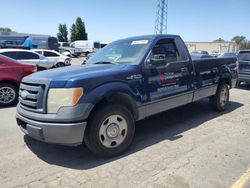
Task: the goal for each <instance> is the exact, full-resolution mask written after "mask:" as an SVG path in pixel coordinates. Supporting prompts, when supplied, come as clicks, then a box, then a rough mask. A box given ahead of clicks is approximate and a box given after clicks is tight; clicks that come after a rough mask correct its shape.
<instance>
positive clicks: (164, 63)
mask: <svg viewBox="0 0 250 188" xmlns="http://www.w3.org/2000/svg"><path fill="white" fill-rule="evenodd" d="M176 44H177V43H176V39H161V40H159V41H158V42H157V43H156V45H155V46H154V47H153V48H152V50H151V53H150V54H149V57H148V59H147V60H146V62H145V74H144V75H145V81H146V90H147V93H148V103H147V104H148V105H147V106H146V114H147V115H152V114H155V113H159V112H161V111H165V110H168V109H171V108H174V107H177V106H180V105H184V104H187V103H190V102H192V98H193V89H192V76H191V75H192V72H193V65H192V61H191V60H190V59H189V56H188V54H187V50H186V48H183V47H182V48H181V46H180V45H176Z"/></svg>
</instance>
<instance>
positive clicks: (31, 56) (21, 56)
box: [17, 52, 40, 60]
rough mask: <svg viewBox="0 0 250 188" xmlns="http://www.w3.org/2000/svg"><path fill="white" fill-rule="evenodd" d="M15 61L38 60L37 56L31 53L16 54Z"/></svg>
mask: <svg viewBox="0 0 250 188" xmlns="http://www.w3.org/2000/svg"><path fill="white" fill-rule="evenodd" d="M17 59H27V60H28V59H40V58H39V56H38V55H37V54H34V53H32V52H18V54H17Z"/></svg>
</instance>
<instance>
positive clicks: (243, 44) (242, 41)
mask: <svg viewBox="0 0 250 188" xmlns="http://www.w3.org/2000/svg"><path fill="white" fill-rule="evenodd" d="M232 42H235V43H236V44H237V45H238V46H239V49H240V50H244V49H247V45H248V41H247V39H246V37H245V36H239V35H237V36H235V37H234V38H233V39H232Z"/></svg>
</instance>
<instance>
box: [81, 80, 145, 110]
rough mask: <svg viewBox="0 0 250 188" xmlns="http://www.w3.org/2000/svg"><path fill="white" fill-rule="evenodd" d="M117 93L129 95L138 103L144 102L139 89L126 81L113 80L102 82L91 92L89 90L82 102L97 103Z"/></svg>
mask: <svg viewBox="0 0 250 188" xmlns="http://www.w3.org/2000/svg"><path fill="white" fill-rule="evenodd" d="M115 93H123V94H127V95H129V96H130V97H131V98H132V99H133V100H134V101H135V102H136V103H137V104H138V105H139V104H141V102H142V96H141V95H140V93H139V91H138V90H137V89H135V88H131V87H130V86H129V85H128V84H127V83H124V82H111V83H105V84H102V85H100V86H98V87H97V88H95V89H93V90H91V91H90V92H87V93H86V94H85V95H84V97H83V100H82V102H83V103H91V104H93V105H95V104H97V103H99V102H100V101H101V100H102V99H103V98H105V97H107V96H110V95H112V94H115Z"/></svg>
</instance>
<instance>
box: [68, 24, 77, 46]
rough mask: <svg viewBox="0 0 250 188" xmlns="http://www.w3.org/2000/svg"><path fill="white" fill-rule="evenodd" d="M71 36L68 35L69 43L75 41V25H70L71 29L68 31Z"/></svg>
mask: <svg viewBox="0 0 250 188" xmlns="http://www.w3.org/2000/svg"><path fill="white" fill-rule="evenodd" d="M70 32H71V35H70V41H71V42H74V41H76V40H77V39H76V25H75V24H72V26H71V29H70Z"/></svg>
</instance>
